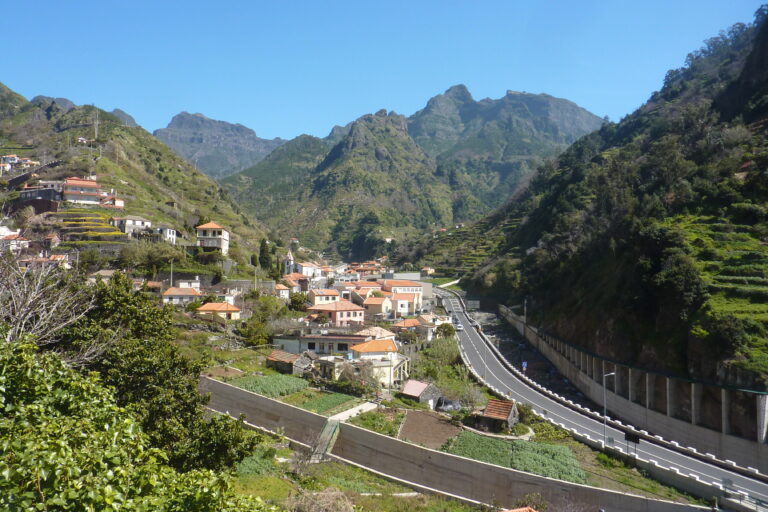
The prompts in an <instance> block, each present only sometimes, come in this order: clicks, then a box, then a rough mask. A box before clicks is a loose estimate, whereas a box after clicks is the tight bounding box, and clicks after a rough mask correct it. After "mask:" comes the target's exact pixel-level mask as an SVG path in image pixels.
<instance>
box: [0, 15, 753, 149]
mask: <svg viewBox="0 0 768 512" xmlns="http://www.w3.org/2000/svg"><path fill="white" fill-rule="evenodd" d="M15 3H16V4H17V5H16V6H14V8H10V9H8V8H7V9H6V10H5V12H6V13H9V11H10V12H12V13H13V15H14V17H15V19H16V20H19V21H20V22H19V23H16V22H14V23H5V24H4V27H3V28H4V34H3V38H2V42H1V43H0V48H2V49H3V50H5V51H3V52H2V62H3V64H4V66H3V69H5V70H6V71H5V73H4V76H3V77H2V78H0V81H2V82H3V83H5V84H6V85H8V86H9V87H11V88H12V89H14V90H15V91H16V92H19V93H20V94H23V95H24V96H26V97H27V98H32V97H33V96H35V95H38V94H43V95H47V96H60V97H66V98H69V99H71V100H73V101H74V102H75V103H78V104H91V103H93V104H95V105H97V106H99V107H101V108H104V109H107V110H111V109H112V108H116V107H117V108H122V109H123V110H125V111H126V112H128V113H130V114H131V115H133V116H134V117H135V118H136V120H137V121H138V122H139V124H141V125H142V126H144V127H145V128H146V129H148V130H150V131H151V130H154V129H156V128H160V127H164V126H165V125H166V124H167V123H168V121H169V120H170V119H171V117H172V116H173V115H175V114H177V113H178V112H181V111H188V112H201V113H203V114H205V115H207V116H208V117H211V118H214V119H222V120H225V121H229V122H235V123H242V124H244V125H246V126H248V127H250V128H253V129H254V130H255V131H256V133H257V134H258V135H259V136H262V137H270V138H271V137H277V136H279V137H283V138H291V137H294V136H296V135H299V134H301V133H309V134H312V135H318V136H325V135H326V134H327V133H328V132H329V130H330V129H331V127H332V126H333V125H334V124H345V123H347V122H349V121H351V120H353V119H355V118H357V117H359V116H360V115H363V114H366V113H370V112H375V111H376V110H379V109H381V108H386V109H387V110H395V111H397V112H400V113H403V114H406V115H410V114H412V113H413V112H415V111H416V110H418V109H420V108H422V107H423V106H424V104H425V103H426V102H427V100H428V99H429V98H430V97H431V96H434V95H436V94H439V93H441V92H443V91H445V90H446V89H447V88H448V87H450V86H452V85H455V84H458V83H463V84H465V85H467V87H468V88H469V90H470V92H471V93H472V95H473V96H474V97H475V99H481V98H485V97H491V98H498V97H501V96H503V95H504V93H505V91H506V90H507V89H512V90H517V91H527V92H534V93H539V92H544V93H548V94H551V95H553V96H558V97H562V98H567V99H570V100H572V101H574V102H576V103H578V104H579V105H581V106H582V107H584V108H586V109H588V110H590V111H592V112H594V113H595V114H597V115H600V116H604V115H608V116H610V118H611V119H612V120H618V119H620V118H621V117H622V116H624V115H625V114H627V113H629V112H631V111H632V110H634V109H635V108H637V107H638V106H639V105H640V104H642V103H643V102H644V101H645V100H646V99H647V97H648V96H649V95H650V93H651V92H653V91H654V90H657V89H658V88H660V86H661V83H662V80H663V78H664V74H665V73H666V71H667V70H668V69H671V68H676V67H680V66H682V64H683V62H684V60H685V56H686V55H687V54H688V53H689V52H691V51H693V50H695V49H697V48H699V47H700V46H701V44H702V42H703V41H704V40H705V39H706V38H708V37H711V36H714V35H716V34H717V33H718V31H719V30H721V29H725V28H727V27H728V26H730V25H731V24H733V23H735V22H739V21H741V22H749V21H751V20H752V15H753V13H754V11H755V10H756V9H757V8H758V7H759V5H760V3H761V2H760V1H750V0H727V1H726V0H696V1H689V0H671V1H670V0H658V1H657V0H643V1H621V0H604V1H601V2H598V1H588V0H580V1H573V0H567V1H566V0H547V1H544V0H539V1H534V0H529V1H521V0H506V1H497V2H494V1H482V0H474V1H465V2H457V1H451V0H440V1H429V0H409V1H397V0H386V1H379V2H373V1H365V0H357V1H348V2H342V1H314V2H309V1H307V2H295V1H280V2H274V1H273V2H257V1H238V2H235V1H225V0H220V1H213V0H208V1H197V0H185V1H172V0H163V1H143V0H132V1H127V2H118V1H117V0H98V1H90V0H78V1H77V2H61V1H59V0H49V1H36V0H24V1H23V2H15ZM6 21H8V19H6Z"/></svg>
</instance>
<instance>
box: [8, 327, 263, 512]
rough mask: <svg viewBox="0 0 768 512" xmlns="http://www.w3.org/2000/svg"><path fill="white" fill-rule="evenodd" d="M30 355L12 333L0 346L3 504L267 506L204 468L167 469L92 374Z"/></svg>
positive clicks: (181, 507)
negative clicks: (241, 494)
mask: <svg viewBox="0 0 768 512" xmlns="http://www.w3.org/2000/svg"><path fill="white" fill-rule="evenodd" d="M0 336H2V337H3V338H5V331H2V332H0ZM35 352H36V347H35V345H34V344H33V343H30V342H27V341H25V340H19V339H11V340H7V341H5V342H4V343H3V350H2V351H0V381H1V382H2V387H1V388H0V411H2V414H0V472H1V473H2V474H3V478H2V479H0V506H1V507H2V508H3V509H4V510H11V511H13V510H18V511H21V510H71V509H72V508H71V507H72V506H73V505H75V504H76V506H77V507H78V509H79V510H105V509H108V508H111V509H118V508H119V509H121V510H136V511H140V510H157V511H176V512H182V511H187V510H199V511H211V512H213V511H246V510H248V511H253V510H267V507H265V506H264V505H263V504H262V503H261V502H258V501H255V500H253V499H247V498H236V497H234V496H233V494H232V492H231V490H230V489H231V487H230V484H229V483H228V480H227V479H226V478H223V477H220V476H217V475H216V474H214V473H212V472H210V471H200V470H196V471H188V472H186V473H184V474H180V473H177V472H176V471H175V470H173V469H171V468H170V467H169V466H168V465H167V461H168V458H167V455H166V454H165V453H164V452H163V451H161V450H158V449H156V448H152V443H151V442H150V440H149V438H148V437H147V436H146V435H145V434H144V433H143V432H142V428H141V426H140V423H139V422H137V421H136V420H135V419H134V417H133V415H132V414H131V412H129V411H127V410H125V409H122V408H120V407H119V406H118V405H117V403H116V401H115V398H114V397H113V396H112V393H111V392H110V391H107V389H106V388H104V387H103V385H102V383H101V382H99V380H98V378H97V377H96V376H95V375H88V376H85V375H82V374H79V373H78V372H77V371H75V370H73V369H71V368H68V367H67V366H65V365H64V364H63V363H62V361H61V360H60V359H59V357H58V356H57V355H55V354H53V353H50V352H49V353H44V354H39V353H35Z"/></svg>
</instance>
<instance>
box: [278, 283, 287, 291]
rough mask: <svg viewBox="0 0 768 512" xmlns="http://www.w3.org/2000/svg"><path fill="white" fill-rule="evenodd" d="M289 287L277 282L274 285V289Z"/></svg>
mask: <svg viewBox="0 0 768 512" xmlns="http://www.w3.org/2000/svg"><path fill="white" fill-rule="evenodd" d="M288 289H289V288H288V287H287V286H285V285H284V284H280V283H277V284H276V285H275V290H288Z"/></svg>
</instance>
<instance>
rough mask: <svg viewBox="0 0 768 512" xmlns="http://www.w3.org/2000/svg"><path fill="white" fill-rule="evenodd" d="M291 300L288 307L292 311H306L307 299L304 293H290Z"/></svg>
mask: <svg viewBox="0 0 768 512" xmlns="http://www.w3.org/2000/svg"><path fill="white" fill-rule="evenodd" d="M290 299H291V302H290V304H289V305H288V307H289V308H290V309H291V310H293V311H306V310H307V301H308V300H309V299H308V298H307V294H306V293H301V292H297V293H291V295H290Z"/></svg>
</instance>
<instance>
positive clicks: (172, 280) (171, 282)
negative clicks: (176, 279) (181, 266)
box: [170, 258, 173, 288]
mask: <svg viewBox="0 0 768 512" xmlns="http://www.w3.org/2000/svg"><path fill="white" fill-rule="evenodd" d="M170 287H171V288H173V258H171V286H170Z"/></svg>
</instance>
